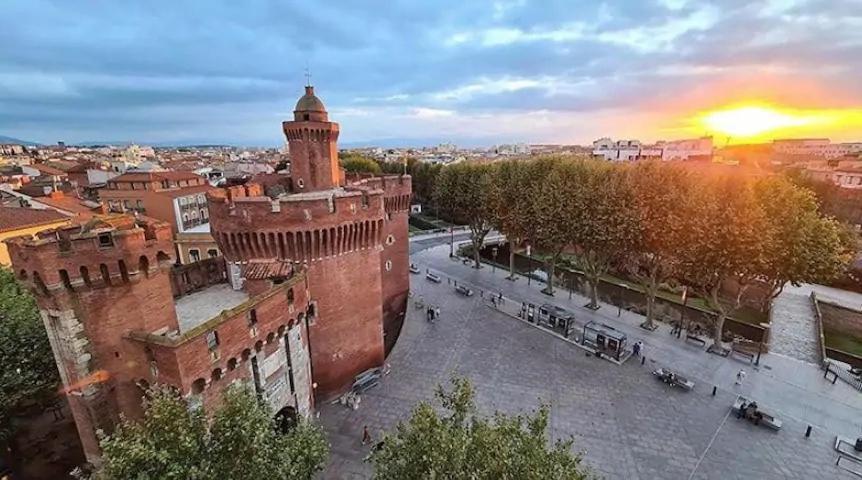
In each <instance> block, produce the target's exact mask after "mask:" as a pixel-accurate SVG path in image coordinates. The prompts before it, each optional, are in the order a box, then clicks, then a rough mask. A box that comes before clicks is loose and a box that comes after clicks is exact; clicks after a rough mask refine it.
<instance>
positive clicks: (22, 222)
mask: <svg viewBox="0 0 862 480" xmlns="http://www.w3.org/2000/svg"><path fill="white" fill-rule="evenodd" d="M68 219H69V217H67V216H66V215H63V214H62V213H60V212H57V211H55V210H50V209H45V210H37V209H35V208H17V207H0V232H8V231H10V230H19V229H22V228H27V227H36V226H39V225H46V224H50V223H57V222H60V221H63V220H68Z"/></svg>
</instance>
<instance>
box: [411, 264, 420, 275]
mask: <svg viewBox="0 0 862 480" xmlns="http://www.w3.org/2000/svg"><path fill="white" fill-rule="evenodd" d="M410 273H419V267H417V266H416V265H414V264H412V263H411V264H410Z"/></svg>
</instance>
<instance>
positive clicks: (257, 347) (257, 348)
mask: <svg viewBox="0 0 862 480" xmlns="http://www.w3.org/2000/svg"><path fill="white" fill-rule="evenodd" d="M261 350H263V341H261V340H258V341H257V342H256V343H255V344H254V351H255V352H259V351H261Z"/></svg>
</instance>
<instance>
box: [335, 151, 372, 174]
mask: <svg viewBox="0 0 862 480" xmlns="http://www.w3.org/2000/svg"><path fill="white" fill-rule="evenodd" d="M338 159H339V161H340V162H341V166H342V167H344V171H346V172H348V173H373V174H375V175H379V174H380V173H382V171H383V170H382V169H381V168H380V164H379V163H377V162H376V161H375V160H374V159H373V158H369V157H366V156H364V155H362V154H359V153H354V152H344V153H340V154H339V155H338Z"/></svg>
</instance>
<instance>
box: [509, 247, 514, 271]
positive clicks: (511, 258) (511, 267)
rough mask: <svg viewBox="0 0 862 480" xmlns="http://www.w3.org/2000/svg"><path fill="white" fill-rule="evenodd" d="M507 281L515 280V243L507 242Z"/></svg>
mask: <svg viewBox="0 0 862 480" xmlns="http://www.w3.org/2000/svg"><path fill="white" fill-rule="evenodd" d="M509 279H510V280H514V279H515V241H514V240H509Z"/></svg>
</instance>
